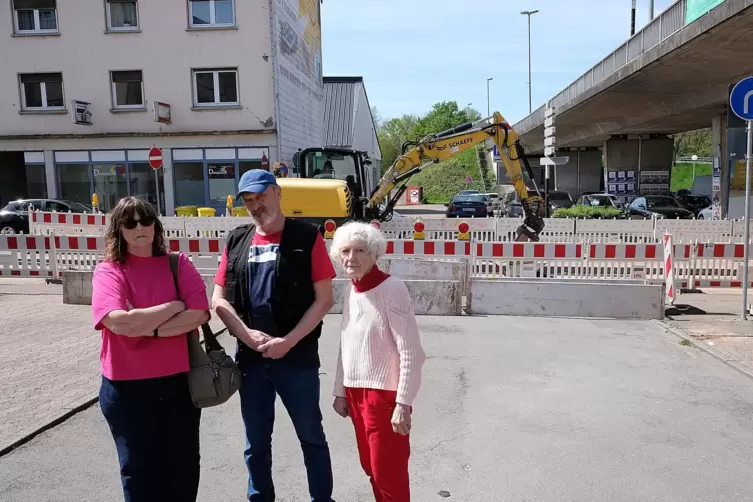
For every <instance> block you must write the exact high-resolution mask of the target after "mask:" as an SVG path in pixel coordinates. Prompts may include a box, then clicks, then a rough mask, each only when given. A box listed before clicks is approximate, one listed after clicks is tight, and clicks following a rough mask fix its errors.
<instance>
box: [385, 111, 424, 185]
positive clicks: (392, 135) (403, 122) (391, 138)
mask: <svg viewBox="0 0 753 502" xmlns="http://www.w3.org/2000/svg"><path fill="white" fill-rule="evenodd" d="M416 122H418V117H416V116H415V115H403V116H402V117H400V118H394V119H391V120H388V121H386V122H383V123H382V124H381V125H380V126H379V129H378V130H377V136H378V137H379V146H380V147H381V149H382V174H384V172H385V171H386V170H387V169H388V168H389V167H390V166H391V165H392V164H393V163H394V162H395V159H397V158H398V157H399V156H400V154H401V153H402V146H403V143H404V142H405V141H407V140H408V139H411V140H413V139H415V134H414V132H413V130H414V128H415V127H416Z"/></svg>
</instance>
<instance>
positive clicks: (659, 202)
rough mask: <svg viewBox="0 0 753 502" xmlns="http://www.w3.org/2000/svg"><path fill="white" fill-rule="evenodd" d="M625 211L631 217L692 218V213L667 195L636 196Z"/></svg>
mask: <svg viewBox="0 0 753 502" xmlns="http://www.w3.org/2000/svg"><path fill="white" fill-rule="evenodd" d="M627 212H628V214H629V216H630V217H631V218H632V219H639V218H640V217H643V218H669V219H673V220H674V219H677V218H680V219H683V220H692V219H693V217H694V215H693V212H692V211H688V210H687V209H685V208H684V207H682V206H680V204H679V203H678V202H677V201H676V200H675V199H674V197H669V196H667V195H647V196H645V197H636V198H635V199H634V200H633V202H631V203H630V205H629V206H628V207H627Z"/></svg>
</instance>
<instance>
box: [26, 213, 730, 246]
mask: <svg viewBox="0 0 753 502" xmlns="http://www.w3.org/2000/svg"><path fill="white" fill-rule="evenodd" d="M108 221H109V216H108V215H107V214H99V213H95V214H76V213H56V212H42V211H30V212H29V233H30V234H32V235H91V236H96V235H104V234H105V232H106V229H107V223H108ZM160 221H161V222H162V226H163V227H164V229H165V234H166V236H167V237H170V238H200V237H211V238H224V237H225V236H226V235H227V233H228V232H229V231H231V230H233V229H234V228H236V227H237V226H238V225H241V224H244V223H248V222H250V218H249V217H241V216H228V217H224V216H221V217H183V216H168V217H162V218H160ZM522 222H523V220H522V218H460V219H456V218H427V219H424V220H421V229H422V230H421V232H419V233H418V238H419V239H420V240H424V239H426V240H434V241H454V240H466V237H467V239H468V240H470V241H472V242H473V241H476V242H513V241H514V240H515V237H516V230H517V228H518V227H519V226H520V224H521V223H522ZM415 223H416V220H414V219H413V218H402V217H395V218H393V219H392V220H391V221H385V222H382V223H381V224H380V226H381V231H382V233H383V234H384V235H385V237H387V238H388V239H393V240H403V239H411V238H413V236H414V233H415ZM461 223H463V224H465V226H467V236H466V235H463V234H466V232H459V228H458V227H459V225H460V224H461ZM743 231H744V223H743V222H742V221H738V220H722V221H720V220H666V219H662V220H659V219H656V220H573V219H565V218H546V219H545V226H544V230H543V231H542V232H541V242H554V243H577V242H587V243H591V242H593V243H636V244H639V243H650V244H659V245H662V236H663V235H664V233H671V234H672V236H673V240H674V241H675V242H676V243H678V242H687V243H689V242H693V241H696V242H698V241H701V242H704V241H705V242H713V243H739V242H742V239H743Z"/></svg>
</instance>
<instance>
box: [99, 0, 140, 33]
mask: <svg viewBox="0 0 753 502" xmlns="http://www.w3.org/2000/svg"><path fill="white" fill-rule="evenodd" d="M106 4H107V5H106V6H105V7H106V8H107V29H108V30H112V31H134V30H138V29H139V12H138V7H137V2H136V0H106Z"/></svg>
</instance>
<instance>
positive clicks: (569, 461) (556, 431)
mask: <svg viewBox="0 0 753 502" xmlns="http://www.w3.org/2000/svg"><path fill="white" fill-rule="evenodd" d="M339 321H340V316H337V315H331V316H328V317H327V318H326V320H325V330H324V334H323V337H322V348H321V354H322V358H323V366H322V390H323V391H322V408H323V412H324V416H325V429H326V431H327V434H328V439H329V442H330V446H331V449H332V456H333V463H334V467H335V469H336V473H335V481H336V488H335V499H336V500H337V501H338V502H359V501H369V500H373V499H372V498H371V495H370V491H369V488H368V481H367V479H366V478H365V477H364V475H363V473H362V471H361V469H360V466H359V464H358V459H357V454H356V448H355V441H354V438H353V431H352V426H351V424H350V423H349V421H348V420H346V419H341V418H339V417H338V416H337V415H335V414H334V412H333V411H332V410H331V402H332V398H331V396H330V393H331V392H330V391H331V388H332V380H333V376H334V371H333V366H334V364H335V362H336V355H337V350H336V343H337V332H338V323H339ZM419 322H420V328H421V333H422V336H423V340H424V345H425V349H426V351H427V354H428V360H427V362H426V365H425V367H424V378H423V384H422V388H421V391H420V394H419V397H418V399H417V401H416V403H415V410H414V427H413V437H412V446H413V449H412V452H413V453H412V458H411V476H412V489H413V500H415V501H417V502H424V501H431V500H458V501H463V502H476V501H478V502H492V501H494V502H497V501H508V500H509V501H513V500H514V501H532V500H537V501H538V500H545V501H566V500H577V501H592V500H593V501H604V500H609V501H622V500H625V501H643V500H646V501H648V500H652V501H653V500H656V501H662V502H665V501H696V500H697V501H708V500H714V501H725V500H750V499H753V486H752V485H751V484H750V482H749V479H750V458H751V457H753V386H751V381H750V380H749V379H748V378H747V377H745V376H743V375H741V374H740V373H738V372H735V371H733V370H731V369H730V368H729V367H727V366H725V365H724V364H722V363H721V362H720V361H718V360H716V359H714V358H713V357H711V356H709V355H708V354H706V353H704V352H701V351H699V350H698V349H696V348H694V347H689V346H685V345H682V344H680V343H679V339H678V338H677V337H675V336H674V335H671V334H669V333H667V332H666V330H665V329H664V328H663V326H661V325H660V324H658V323H654V322H650V321H619V322H615V321H606V320H599V321H590V320H582V319H556V320H554V319H546V318H518V317H455V318H451V317H421V318H419ZM223 338H225V337H224V336H223ZM277 416H278V419H277V423H276V427H275V436H274V447H273V450H274V477H275V480H276V484H277V488H278V494H279V497H278V501H280V502H292V501H306V500H308V498H307V493H306V483H305V473H304V469H303V461H302V457H301V453H300V448H299V445H298V442H297V439H296V438H295V434H294V432H293V429H292V425H291V423H290V420H289V419H288V418H287V415H286V414H285V412H284V409H283V408H282V407H281V406H280V405H279V403H278V413H277ZM243 443H244V440H243V432H242V423H241V419H240V412H239V409H238V403H237V399H235V398H234V399H232V400H231V402H229V403H227V404H226V405H224V406H221V407H218V408H213V409H208V410H206V411H205V412H204V415H203V421H202V455H203V459H202V481H201V489H200V497H199V500H201V501H211V502H220V501H241V500H244V493H245V484H246V474H245V469H244V465H243V458H242V454H243V447H244V444H243ZM440 493H441V495H440ZM0 500H3V501H9V502H11V501H12V502H16V501H18V502H21V501H23V502H27V501H45V502H53V501H61V502H63V501H65V502H68V501H76V502H87V501H97V502H102V501H117V500H122V495H121V492H120V486H119V478H118V467H117V460H116V455H115V448H114V446H113V444H112V440H111V438H110V436H109V432H108V430H107V427H106V424H105V422H104V420H103V419H102V416H101V413H100V410H99V408H98V407H97V406H96V405H95V406H93V407H92V408H89V409H88V410H86V411H84V412H81V413H79V414H77V415H75V416H74V417H73V418H71V419H69V420H67V421H66V422H64V423H63V424H61V425H59V426H57V427H55V428H53V429H51V430H49V431H46V432H44V433H42V434H41V435H39V436H37V437H36V438H34V439H33V440H31V441H30V442H28V443H27V444H25V445H23V446H20V447H19V448H17V449H15V450H13V451H12V452H10V453H9V454H7V455H5V456H4V457H2V458H0Z"/></svg>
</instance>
